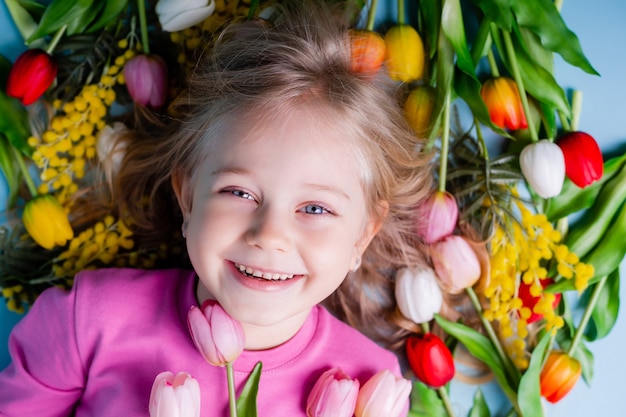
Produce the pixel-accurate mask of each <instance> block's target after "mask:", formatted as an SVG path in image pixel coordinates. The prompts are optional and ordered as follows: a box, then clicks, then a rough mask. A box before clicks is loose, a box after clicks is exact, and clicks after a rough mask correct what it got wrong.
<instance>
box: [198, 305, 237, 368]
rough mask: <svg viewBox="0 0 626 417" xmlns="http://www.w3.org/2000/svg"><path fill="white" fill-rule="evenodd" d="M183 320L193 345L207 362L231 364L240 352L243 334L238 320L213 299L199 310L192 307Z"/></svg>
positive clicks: (221, 364) (217, 364)
mask: <svg viewBox="0 0 626 417" xmlns="http://www.w3.org/2000/svg"><path fill="white" fill-rule="evenodd" d="M187 323H188V325H189V331H190V333H191V337H192V339H193V342H194V344H195V345H196V347H197V348H198V350H199V351H200V353H201V354H202V356H203V357H204V359H205V360H206V361H207V362H209V363H210V364H211V365H215V366H224V365H226V364H227V363H232V362H234V361H235V359H237V358H238V357H239V355H241V352H243V348H244V345H245V335H244V332H243V328H242V327H241V323H239V322H238V321H237V320H235V319H233V318H232V317H231V316H229V315H228V313H227V312H226V311H225V310H224V309H223V308H222V306H221V305H219V304H218V303H217V302H215V301H207V302H205V303H204V304H203V305H202V309H199V308H198V307H196V306H192V307H191V309H190V310H189V314H188V316H187Z"/></svg>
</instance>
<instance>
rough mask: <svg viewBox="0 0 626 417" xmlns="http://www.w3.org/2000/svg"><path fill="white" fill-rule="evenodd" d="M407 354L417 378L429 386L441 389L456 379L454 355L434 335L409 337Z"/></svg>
mask: <svg viewBox="0 0 626 417" xmlns="http://www.w3.org/2000/svg"><path fill="white" fill-rule="evenodd" d="M406 354H407V358H408V360H409V365H410V366H411V369H412V370H413V372H414V373H415V376H416V377H417V378H418V379H419V380H420V381H422V382H423V383H424V384H426V385H428V386H431V387H433V388H440V387H442V386H444V385H446V384H447V383H448V382H450V380H451V379H452V378H453V377H454V371H455V369H454V360H453V359H452V353H451V352H450V349H448V347H447V346H446V345H445V343H443V341H442V340H441V339H440V338H439V337H437V336H436V335H434V334H432V333H426V334H425V335H424V336H421V337H418V336H411V337H409V338H408V339H407V341H406Z"/></svg>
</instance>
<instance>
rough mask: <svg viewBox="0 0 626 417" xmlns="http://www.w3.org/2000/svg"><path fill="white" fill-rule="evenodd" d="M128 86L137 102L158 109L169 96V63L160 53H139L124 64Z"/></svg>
mask: <svg viewBox="0 0 626 417" xmlns="http://www.w3.org/2000/svg"><path fill="white" fill-rule="evenodd" d="M124 78H125V79H126V88H127V89H128V92H129V93H130V96H131V97H132V98H133V100H134V101H135V102H136V103H139V104H141V105H143V106H146V107H151V108H153V109H158V108H159V107H161V106H162V105H163V103H165V99H166V98H167V64H166V63H165V61H164V60H163V58H161V57H160V56H158V55H152V54H151V55H137V56H136V57H134V58H132V59H131V60H130V61H128V62H127V63H126V65H124Z"/></svg>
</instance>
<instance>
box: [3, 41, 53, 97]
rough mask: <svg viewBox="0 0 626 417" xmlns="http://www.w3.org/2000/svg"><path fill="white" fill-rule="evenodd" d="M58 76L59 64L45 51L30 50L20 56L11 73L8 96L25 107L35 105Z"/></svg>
mask: <svg viewBox="0 0 626 417" xmlns="http://www.w3.org/2000/svg"><path fill="white" fill-rule="evenodd" d="M56 76H57V64H56V63H55V62H54V61H53V60H52V57H51V56H50V55H49V54H48V53H47V52H46V51H44V50H43V49H29V50H27V51H26V52H24V53H23V54H22V55H20V56H19V57H18V58H17V60H16V61H15V63H14V64H13V66H12V67H11V71H10V72H9V78H8V80H7V95H8V96H10V97H15V98H17V99H18V100H20V101H21V102H22V104H24V105H25V106H28V105H29V104H32V103H34V102H35V101H36V100H37V99H38V98H39V97H41V95H42V94H43V93H45V92H46V90H47V89H48V87H50V85H52V82H53V81H54V79H55V78H56Z"/></svg>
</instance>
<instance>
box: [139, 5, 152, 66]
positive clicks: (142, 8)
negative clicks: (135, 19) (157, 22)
mask: <svg viewBox="0 0 626 417" xmlns="http://www.w3.org/2000/svg"><path fill="white" fill-rule="evenodd" d="M137 10H138V11H139V26H140V27H141V44H142V46H143V52H144V53H145V54H149V53H150V42H149V41H148V22H147V20H146V3H145V2H144V0H137Z"/></svg>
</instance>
